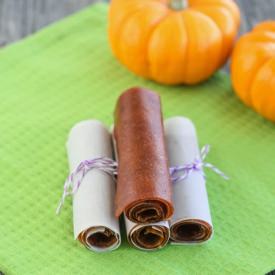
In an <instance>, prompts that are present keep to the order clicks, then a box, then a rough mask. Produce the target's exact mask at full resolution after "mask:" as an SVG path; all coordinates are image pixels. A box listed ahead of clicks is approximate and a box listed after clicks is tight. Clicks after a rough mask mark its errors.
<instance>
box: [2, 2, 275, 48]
mask: <svg viewBox="0 0 275 275" xmlns="http://www.w3.org/2000/svg"><path fill="white" fill-rule="evenodd" d="M96 1H97V0H58V1H57V0H0V46H4V45H7V44H9V43H12V42H14V41H16V40H19V39H21V38H23V37H25V36H27V35H29V34H31V33H33V32H36V31H37V30H39V29H40V28H42V27H44V26H46V25H48V24H50V23H52V22H54V21H57V20H59V19H61V18H63V17H65V16H67V15H69V14H71V13H73V12H75V11H78V10H80V9H82V8H84V7H86V6H87V5H89V4H91V3H94V2H96ZM99 1H100V0H99ZM102 1H107V0H101V2H102ZM125 1H129V0H125ZM236 1H237V2H238V4H239V6H240V8H241V12H242V26H241V31H240V33H244V32H246V31H248V30H250V29H251V27H252V26H254V25H255V24H256V23H257V22H260V21H262V20H266V19H275V0H236Z"/></svg>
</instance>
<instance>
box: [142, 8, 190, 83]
mask: <svg viewBox="0 0 275 275" xmlns="http://www.w3.org/2000/svg"><path fill="white" fill-rule="evenodd" d="M171 16H177V17H179V18H180V21H181V24H182V26H183V28H184V29H185V33H186V34H187V30H186V26H185V22H184V20H183V17H182V16H181V13H180V12H177V13H175V12H170V14H168V16H166V17H165V18H163V20H161V22H159V24H158V25H157V26H156V28H154V29H153V31H152V33H151V35H150V40H149V41H148V48H147V49H148V51H147V56H148V65H149V73H150V79H152V80H155V81H157V77H156V76H155V75H154V72H153V69H152V67H153V66H152V62H151V61H150V60H151V58H150V53H149V51H150V47H151V42H152V36H153V35H154V33H155V31H156V30H157V29H158V28H160V27H161V24H164V23H165V21H166V20H169V17H170V18H171ZM187 40H188V38H187ZM187 45H188V43H187ZM187 49H188V46H186V50H185V54H184V56H185V57H184V60H185V59H186V56H187ZM159 65H160V66H168V65H169V62H168V64H167V62H166V64H165V63H163V64H159ZM183 65H184V64H183ZM185 69H186V67H184V70H183V71H185ZM179 83H181V81H180V82H179ZM166 84H169V81H167V83H166ZM173 84H176V83H173Z"/></svg>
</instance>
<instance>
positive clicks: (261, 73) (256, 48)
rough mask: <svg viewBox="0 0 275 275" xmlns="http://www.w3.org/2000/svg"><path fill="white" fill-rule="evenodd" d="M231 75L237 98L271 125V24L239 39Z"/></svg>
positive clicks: (274, 51)
mask: <svg viewBox="0 0 275 275" xmlns="http://www.w3.org/2000/svg"><path fill="white" fill-rule="evenodd" d="M231 75H232V82H233V87H234V89H235V91H236V93H237V95H238V96H239V97H240V99H241V100H242V101H243V102H244V103H245V104H246V105H248V106H250V107H252V108H253V109H255V110H256V111H257V112H258V113H259V114H261V115H262V116H264V117H265V118H267V119H269V120H272V121H274V122H275V21H266V22H263V23H260V24H259V25H257V26H256V27H255V28H254V29H253V30H252V31H251V32H250V33H248V34H245V35H244V36H242V37H241V38H240V40H239V41H238V42H237V44H236V47H235V49H234V52H233V55H232V64H231Z"/></svg>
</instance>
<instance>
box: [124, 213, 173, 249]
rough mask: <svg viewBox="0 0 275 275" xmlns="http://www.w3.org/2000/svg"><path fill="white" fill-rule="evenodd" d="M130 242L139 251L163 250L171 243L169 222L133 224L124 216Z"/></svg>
mask: <svg viewBox="0 0 275 275" xmlns="http://www.w3.org/2000/svg"><path fill="white" fill-rule="evenodd" d="M124 220H125V225H126V231H127V239H128V242H129V243H130V244H131V245H133V246H135V247H136V248H138V249H141V250H146V251H153V250H157V249H160V248H163V247H164V246H165V245H166V244H167V243H168V241H169V237H170V231H169V223H168V221H162V222H158V223H151V224H137V223H133V222H131V221H130V220H128V219H127V217H125V216H124Z"/></svg>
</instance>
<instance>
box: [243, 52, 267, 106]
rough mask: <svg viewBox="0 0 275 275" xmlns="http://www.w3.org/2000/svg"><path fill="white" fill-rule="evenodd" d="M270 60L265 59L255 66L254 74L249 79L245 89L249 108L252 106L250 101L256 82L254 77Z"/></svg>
mask: <svg viewBox="0 0 275 275" xmlns="http://www.w3.org/2000/svg"><path fill="white" fill-rule="evenodd" d="M270 59H272V57H267V58H266V59H265V60H264V61H263V62H261V64H259V65H258V66H257V68H256V69H255V72H254V74H253V75H251V79H250V80H249V81H248V87H247V93H248V98H249V102H250V104H249V106H252V107H253V108H254V106H253V100H252V94H251V93H252V90H253V86H254V82H255V81H256V76H257V74H258V73H259V72H260V70H261V69H262V68H263V67H264V66H265V65H266V64H267V63H268V62H269V61H270Z"/></svg>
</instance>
